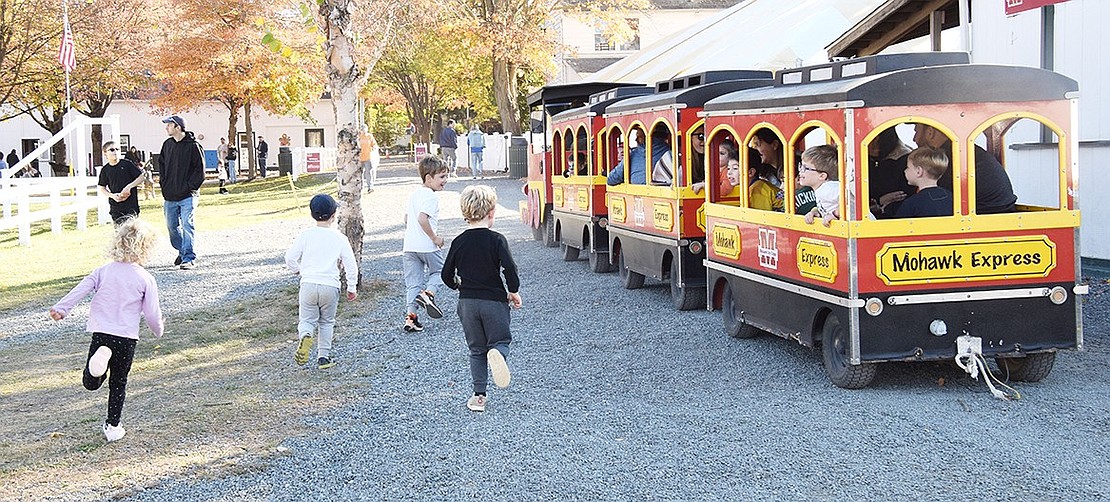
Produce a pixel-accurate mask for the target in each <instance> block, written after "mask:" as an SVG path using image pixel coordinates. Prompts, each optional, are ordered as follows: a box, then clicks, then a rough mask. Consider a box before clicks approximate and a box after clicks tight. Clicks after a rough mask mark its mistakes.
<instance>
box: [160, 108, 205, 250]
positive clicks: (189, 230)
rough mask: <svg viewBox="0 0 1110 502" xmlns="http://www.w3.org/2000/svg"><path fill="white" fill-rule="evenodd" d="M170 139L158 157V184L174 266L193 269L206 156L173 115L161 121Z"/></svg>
mask: <svg viewBox="0 0 1110 502" xmlns="http://www.w3.org/2000/svg"><path fill="white" fill-rule="evenodd" d="M162 123H164V124H166V134H167V135H168V136H169V138H166V141H165V142H164V143H162V152H161V154H160V155H159V156H158V180H159V181H158V183H159V184H160V185H161V187H162V198H163V199H165V202H163V204H162V208H163V210H164V211H165V213H166V228H167V229H168V230H169V232H170V244H171V245H172V246H173V248H174V249H176V250H177V252H178V255H177V260H175V261H174V265H180V266H181V268H182V269H184V270H189V269H191V268H193V266H194V263H193V262H194V261H195V260H196V258H197V255H196V253H194V252H193V210H194V209H196V207H197V203H198V202H199V200H200V198H199V197H198V194H197V190H200V185H201V183H204V155H203V154H202V153H201V149H200V145H199V144H198V143H197V141H196V139H195V138H194V137H193V133H191V132H186V131H185V119H183V118H181V117H179V116H177V115H174V116H172V117H167V118H165V119H163V120H162Z"/></svg>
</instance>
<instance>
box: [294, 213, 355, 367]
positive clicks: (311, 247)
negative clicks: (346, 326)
mask: <svg viewBox="0 0 1110 502" xmlns="http://www.w3.org/2000/svg"><path fill="white" fill-rule="evenodd" d="M308 206H309V210H311V212H312V219H314V220H316V226H315V227H312V228H309V229H308V230H305V231H304V232H303V233H301V235H300V236H298V237H297V240H296V241H295V242H293V247H291V248H289V250H288V251H286V252H285V264H286V265H287V266H288V267H289V270H292V271H293V273H294V274H297V275H300V276H301V290H300V294H299V296H298V303H299V304H300V316H299V320H298V322H297V332H298V333H299V334H300V341H299V343H298V344H297V352H296V353H295V354H293V360H294V361H296V363H297V364H299V365H302V366H303V365H304V364H305V363H307V362H308V354H309V352H311V351H312V338H313V336H314V335H315V334H316V332H317V329H319V335H320V341H319V342H317V344H316V367H317V368H319V369H322V370H323V369H328V368H330V367H332V366H335V363H334V362H332V357H331V343H332V338H333V335H334V334H335V310H336V308H337V307H338V306H339V286H340V284H339V262H340V261H342V262H343V272H344V273H345V274H346V276H347V301H354V300H355V299H356V298H358V293H357V292H355V288H356V287H358V263H355V253H354V252H353V251H351V243H350V241H348V240H347V237H346V236H345V235H343V234H341V233H339V231H338V230H336V229H334V228H332V224H333V223H335V211H336V209H338V208H339V204H337V203H336V202H335V199H333V198H332V197H331V196H330V195H328V194H325V193H322V194H317V195H316V196H314V197H312V201H311V202H309V204H308Z"/></svg>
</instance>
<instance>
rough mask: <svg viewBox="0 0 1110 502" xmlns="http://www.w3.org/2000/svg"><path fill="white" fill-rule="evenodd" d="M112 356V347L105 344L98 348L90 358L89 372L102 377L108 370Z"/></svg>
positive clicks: (96, 376)
mask: <svg viewBox="0 0 1110 502" xmlns="http://www.w3.org/2000/svg"><path fill="white" fill-rule="evenodd" d="M111 358H112V349H109V348H108V347H105V346H103V345H101V346H100V348H98V349H96V352H94V353H93V355H92V357H90V358H89V374H90V375H92V376H93V378H100V377H101V376H104V373H107V372H108V360H109V359H111Z"/></svg>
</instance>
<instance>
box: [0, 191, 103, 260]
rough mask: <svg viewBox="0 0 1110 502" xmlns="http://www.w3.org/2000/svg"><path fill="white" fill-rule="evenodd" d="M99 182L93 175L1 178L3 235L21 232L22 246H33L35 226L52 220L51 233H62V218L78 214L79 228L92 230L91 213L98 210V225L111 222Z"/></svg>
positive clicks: (20, 242) (0, 222)
mask: <svg viewBox="0 0 1110 502" xmlns="http://www.w3.org/2000/svg"><path fill="white" fill-rule="evenodd" d="M96 182H97V179H96V178H94V177H91V176H73V177H64V178H61V177H59V178H4V179H0V205H3V208H4V213H3V217H2V218H0V232H7V231H9V230H11V229H18V231H19V244H20V245H22V246H30V245H31V224H32V223H35V222H38V221H45V220H50V231H51V232H61V231H62V218H63V217H64V216H66V215H68V214H76V215H77V229H78V230H85V229H86V228H88V221H87V220H88V211H89V210H90V209H96V210H97V212H96V214H97V223H99V224H101V225H103V224H105V223H107V222H109V221H111V216H110V215H109V214H108V198H107V197H101V196H100V195H99V194H98V193H97V189H96Z"/></svg>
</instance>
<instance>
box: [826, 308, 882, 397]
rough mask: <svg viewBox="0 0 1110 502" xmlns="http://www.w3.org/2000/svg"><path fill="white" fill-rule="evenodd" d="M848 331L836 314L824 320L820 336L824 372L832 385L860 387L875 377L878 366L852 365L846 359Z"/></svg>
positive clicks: (847, 387) (848, 387)
mask: <svg viewBox="0 0 1110 502" xmlns="http://www.w3.org/2000/svg"><path fill="white" fill-rule="evenodd" d="M849 342H850V340H849V338H848V331H847V330H846V329H844V328H843V327H842V326H841V325H840V320H839V319H837V318H836V316H832V315H830V316H829V317H828V319H826V320H825V329H824V332H823V333H822V336H821V352H822V353H823V356H824V358H823V359H824V361H825V373H827V374H828V375H829V380H831V381H832V383H833V385H836V386H837V387H841V388H844V389H862V388H864V387H867V386H868V384H870V383H871V380H872V379H874V378H875V371H877V370H878V366H876V365H875V364H857V365H853V364H852V363H850V362H849V361H848V343H849Z"/></svg>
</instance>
